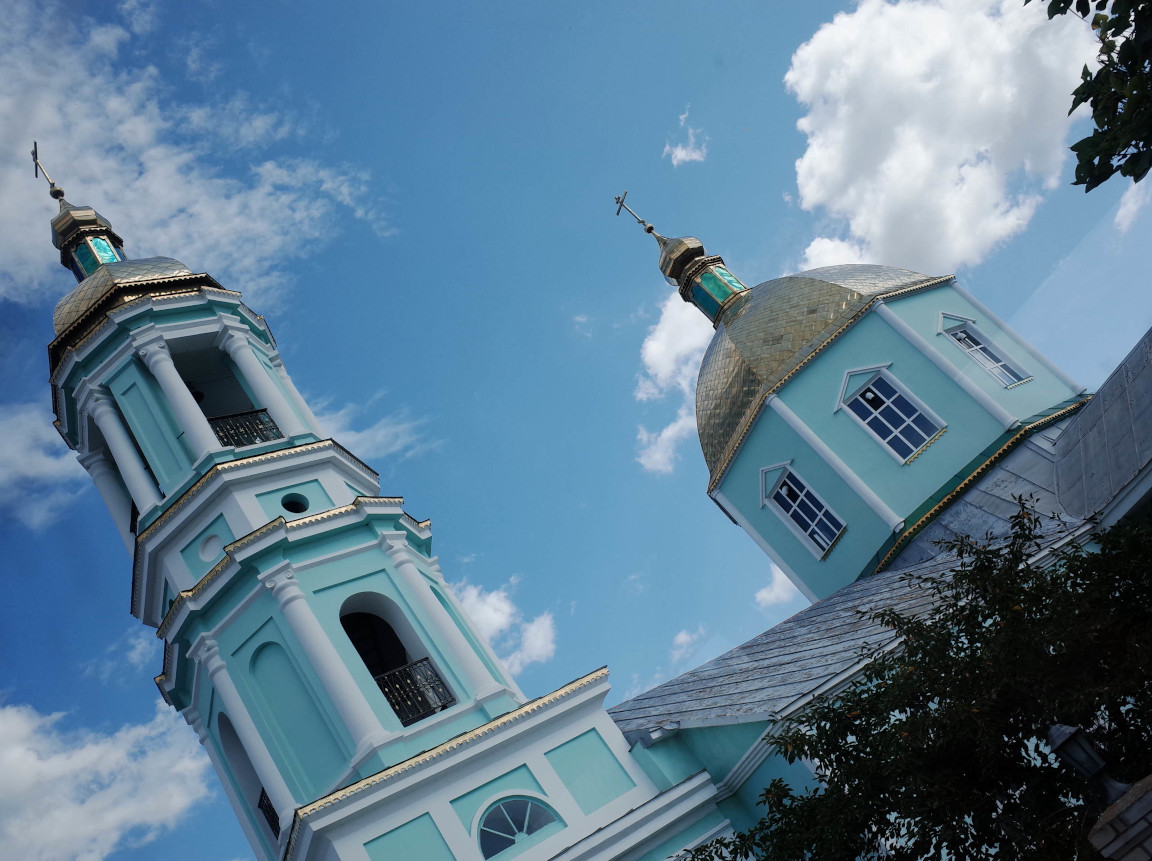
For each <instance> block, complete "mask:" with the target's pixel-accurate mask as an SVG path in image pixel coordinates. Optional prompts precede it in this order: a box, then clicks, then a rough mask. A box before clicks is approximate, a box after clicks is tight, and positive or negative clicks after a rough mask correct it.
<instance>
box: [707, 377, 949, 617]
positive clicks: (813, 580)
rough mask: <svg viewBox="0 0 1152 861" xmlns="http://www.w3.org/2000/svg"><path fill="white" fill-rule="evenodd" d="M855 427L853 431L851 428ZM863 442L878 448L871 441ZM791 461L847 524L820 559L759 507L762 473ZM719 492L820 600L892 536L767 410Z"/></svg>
mask: <svg viewBox="0 0 1152 861" xmlns="http://www.w3.org/2000/svg"><path fill="white" fill-rule="evenodd" d="M836 391H839V389H836V390H835V391H833V393H832V395H831V397H830V398H829V399H828V402H827V403H826V406H827V412H829V413H830V412H831V403H832V402H833V401H834V400H835V397H836ZM842 418H843V417H842ZM853 427H854V428H856V426H855V425H853ZM856 429H857V430H859V428H856ZM861 433H863V431H861ZM945 436H947V434H945ZM866 442H867V443H868V444H869V445H876V446H877V448H878V447H879V445H878V444H876V443H873V442H872V440H871V439H869V440H867V441H866ZM937 444H939V440H938V441H937ZM879 453H880V454H881V456H883V457H884V458H885V459H886V460H887V464H881V466H882V467H891V468H892V470H893V471H896V470H898V469H899V468H900V467H899V465H898V464H897V463H896V462H895V461H894V460H892V459H891V458H890V457H889V456H888V455H887V454H885V453H884V452H882V451H881V452H879ZM789 458H791V459H792V465H791V467H790V468H791V469H793V470H794V471H795V472H796V473H797V474H798V475H799V476H800V477H801V478H802V479H803V480H804V481H805V482H806V483H807V484H808V486H809V487H810V488H811V489H812V490H813V491H814V492H815V493H816V495H817V496H819V497H820V498H821V499H823V500H824V502H825V503H826V504H827V505H828V506H829V507H830V508H831V509H832V510H833V511H834V512H835V513H836V514H837V515H838V516H839V517H840V519H841V520H843V521H844V523H845V525H846V527H845V530H844V534H843V535H841V536H840V540H839V541H837V542H836V545H835V546H834V547H833V548H832V549H831V550H830V551H829V552H828V554H827V555H826V556H825V557H824V558H823V559H819V558H817V557H816V556H815V555H813V553H812V551H811V550H809V549H808V544H807V542H806V541H804V540H802V539H801V538H800V537H799V536H797V535H796V534H795V533H794V532H793V531H792V530H791V529H789V528H788V526H787V525H786V524H785V522H784V520H783V519H782V517H781V516H780V515H779V514H778V513H777V512H778V509H777V508H776V507H775V506H773V505H772V503H771V502H769V503H768V504H766V505H764V506H763V507H761V505H760V499H761V491H760V470H761V469H762V468H763V467H767V466H771V465H773V464H775V463H778V462H780V461H783V460H788V459H789ZM845 459H847V458H845ZM913 466H915V464H913ZM933 489H935V488H933ZM720 490H721V491H722V492H723V493H724V495H725V497H727V499H728V501H729V503H731V504H732V505H733V506H734V507H735V508H736V509H737V510H738V511H739V512H740V513H741V514H742V515H743V516H744V517H745V518H746V519H747V521H748V523H749V524H750V525H751V527H752V528H753V529H754V530H756V532H758V533H759V534H760V535H761V536H762V537H763V538H764V540H765V541H766V542H767V543H768V544H769V545H770V546H771V547H772V548H773V549H774V550H775V551H776V552H777V553H778V554H779V555H780V556H781V558H782V559H783V560H784V562H785V564H786V565H787V566H788V567H789V568H790V569H791V570H792V572H793V573H794V574H795V575H796V576H797V577H799V578H800V579H801V580H803V581H804V583H806V584H807V586H808V588H809V589H810V590H811V591H812V593H814V594H815V595H816V596H818V597H825V596H827V595H830V594H832V593H833V592H835V591H836V590H837V589H839V588H840V587H842V586H845V585H847V584H848V583H851V582H852V581H853V580H855V579H856V577H857V576H858V575H859V574H860V572H861V570H862V569H863V568H864V566H865V565H866V564H867V563H868V561H869V560H870V559H871V558H872V557H873V555H874V554H875V553H876V550H877V548H879V547H880V545H881V544H882V543H883V542H884V540H885V539H886V538H887V537H888V536H889V535H890V534H891V529H890V528H889V527H888V525H887V524H886V523H885V522H884V521H883V520H881V519H880V517H879V515H877V514H876V512H874V511H873V510H872V509H871V508H870V507H869V506H868V505H867V504H866V503H865V502H864V501H863V500H862V499H861V498H860V497H859V496H857V495H856V493H855V491H853V490H852V489H851V488H850V487H849V486H848V485H847V484H846V483H845V482H844V481H843V479H841V478H840V476H839V475H838V474H837V473H836V472H835V471H834V470H833V469H832V468H831V467H830V466H828V464H827V463H825V462H824V459H823V458H822V457H820V456H819V455H818V454H817V453H816V452H815V451H813V450H812V449H811V448H810V447H809V445H808V444H807V443H806V442H804V441H803V440H802V439H801V438H800V436H799V435H798V434H797V433H796V432H795V431H793V430H792V428H791V427H789V426H788V424H787V423H786V422H785V421H784V419H783V418H781V417H780V416H779V415H778V414H777V413H775V412H772V411H770V410H765V411H764V412H763V413H762V414H761V416H760V419H759V421H758V422H757V423H756V427H755V428H753V431H752V433H750V434H749V435H748V437H747V439H745V441H744V445H743V447H742V448H741V449H740V453H739V454H738V455H737V456H736V459H735V460H734V461H733V463H732V466H731V468H730V469H729V470H728V474H727V475H726V476H725V478H724V482H723V483H722V484H721V486H720Z"/></svg>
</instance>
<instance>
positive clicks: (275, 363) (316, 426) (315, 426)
mask: <svg viewBox="0 0 1152 861" xmlns="http://www.w3.org/2000/svg"><path fill="white" fill-rule="evenodd" d="M272 367H273V368H275V369H276V374H277V375H278V376H279V377H280V382H281V383H283V384H284V388H285V389H287V390H288V394H289V395H290V396H291V398H292V400H294V401H295V402H296V406H298V407H299V408H300V412H301V414H302V415H303V416H304V420H305V421H306V422H307V423H308V424H310V425H311V426H312V432H313V433H315V434H321V433H323V431H324V428H322V427H321V424H320V419H318V418H316V414H315V413H314V412H312V408H311V407H310V406H308V401H306V400H304V396H303V395H302V394H300V390H299V389H298V388H296V384H295V383H294V382H292V377H291V375H290V374H289V373H288V370H287V369H286V368H285V367H284V363H283V362H282V361H280V359H279V358H275V359H273V360H272Z"/></svg>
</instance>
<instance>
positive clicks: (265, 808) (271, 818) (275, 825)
mask: <svg viewBox="0 0 1152 861" xmlns="http://www.w3.org/2000/svg"><path fill="white" fill-rule="evenodd" d="M256 807H257V808H259V810H260V812H261V813H263V814H264V818H265V819H267V820H268V827H269V828H271V829H272V834H273V835H274V836H275V837H276V839H277V840H279V839H280V818H279V817H278V816H277V815H276V808H275V807H273V806H272V799H271V798H269V797H268V793H267V792H265V791H264V787H260V800H259V801H257V802H256Z"/></svg>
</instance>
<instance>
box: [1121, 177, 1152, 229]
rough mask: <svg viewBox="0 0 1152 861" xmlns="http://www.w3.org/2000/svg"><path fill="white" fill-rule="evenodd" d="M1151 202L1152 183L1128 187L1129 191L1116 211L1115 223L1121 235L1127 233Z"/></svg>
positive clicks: (1135, 184)
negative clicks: (1141, 211)
mask: <svg viewBox="0 0 1152 861" xmlns="http://www.w3.org/2000/svg"><path fill="white" fill-rule="evenodd" d="M1149 200H1152V182H1143V183H1138V182H1134V183H1132V185H1130V186H1128V190H1127V191H1125V192H1124V196H1123V197H1122V198H1120V208H1119V209H1117V210H1116V218H1115V220H1114V221H1113V224H1115V226H1116V229H1117V230H1119V231H1120V232H1121V233H1127V232H1128V228H1129V227H1131V226H1132V222H1133V221H1135V220H1136V216H1137V215H1139V214H1140V210H1142V209H1143V208H1144V207H1145V206H1147V205H1148V201H1149Z"/></svg>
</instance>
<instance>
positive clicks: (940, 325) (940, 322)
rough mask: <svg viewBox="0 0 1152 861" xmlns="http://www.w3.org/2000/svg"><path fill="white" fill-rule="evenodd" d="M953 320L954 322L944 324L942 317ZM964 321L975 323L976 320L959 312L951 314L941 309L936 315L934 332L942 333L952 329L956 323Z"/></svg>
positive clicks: (961, 323)
mask: <svg viewBox="0 0 1152 861" xmlns="http://www.w3.org/2000/svg"><path fill="white" fill-rule="evenodd" d="M945 318H947V319H949V320H955V321H956V323H952V324H950V325H945V324H944V319H945ZM964 323H972V324H975V323H976V321H975V320H974V319H973V318H972V317H965V316H963V315H961V314H952V313H950V312H948V311H941V312H940V313H939V314H938V315H937V317H936V334H937V335H943V334H944V333H945V332H946V331H948V330H949V329H954V328H955V327H956V325H957V324H960V325H963V324H964Z"/></svg>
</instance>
